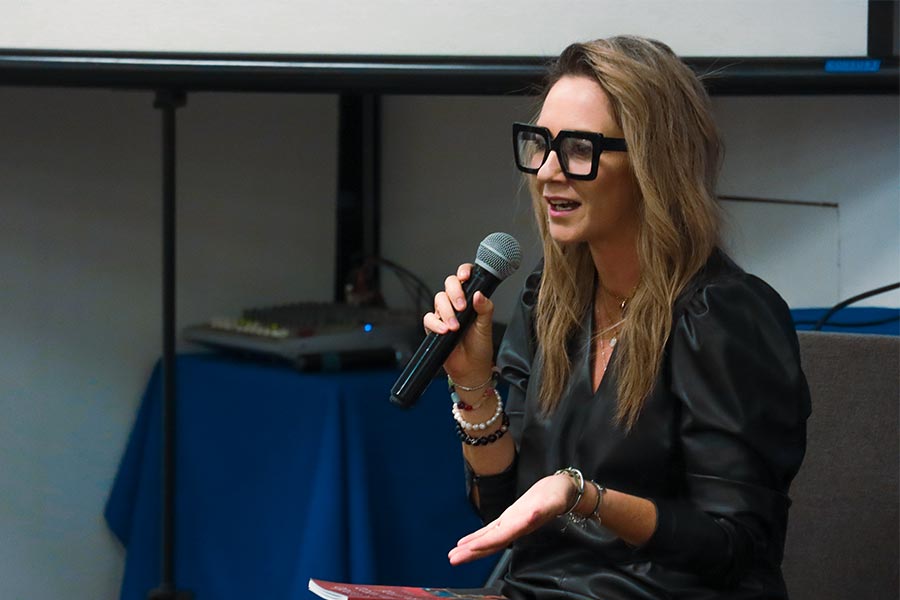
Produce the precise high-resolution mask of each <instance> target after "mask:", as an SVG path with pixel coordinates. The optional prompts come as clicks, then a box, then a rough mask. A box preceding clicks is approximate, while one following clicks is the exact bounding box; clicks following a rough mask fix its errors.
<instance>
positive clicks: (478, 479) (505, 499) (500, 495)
mask: <svg viewBox="0 0 900 600" xmlns="http://www.w3.org/2000/svg"><path fill="white" fill-rule="evenodd" d="M463 463H465V467H466V493H467V494H468V496H469V500H470V501H472V491H473V489H475V488H476V487H477V488H478V504H477V505H476V504H475V503H474V501H472V505H473V506H474V507H475V510H476V511H477V512H478V515H479V516H480V517H481V520H482V522H483V523H490V522H491V521H493V520H494V519H496V518H497V517H499V516H500V514H501V513H502V512H503V511H504V510H506V508H507V507H508V506H509V505H510V504H512V503H513V501H514V500H515V498H516V471H517V469H516V467H517V465H518V463H519V455H518V453H516V455H515V457H514V458H513V461H512V463H511V464H510V465H509V466H508V467H506V469H504V470H503V471H502V472H500V473H497V474H496V475H476V474H475V472H474V471H473V470H472V467H471V466H469V463H468V462H466V461H463Z"/></svg>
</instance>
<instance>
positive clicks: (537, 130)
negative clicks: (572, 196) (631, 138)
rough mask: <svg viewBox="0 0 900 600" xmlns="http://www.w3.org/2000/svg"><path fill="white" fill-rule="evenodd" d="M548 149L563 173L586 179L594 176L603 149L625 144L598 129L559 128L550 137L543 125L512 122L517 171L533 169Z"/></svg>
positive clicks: (619, 149) (621, 148) (622, 149)
mask: <svg viewBox="0 0 900 600" xmlns="http://www.w3.org/2000/svg"><path fill="white" fill-rule="evenodd" d="M551 150H552V151H553V152H556V156H557V158H558V159H559V166H560V167H562V171H563V173H565V175H566V177H568V178H569V179H580V180H583V181H589V180H591V179H595V178H596V177H597V164H598V162H599V160H600V154H601V153H602V152H603V151H604V150H607V151H615V152H627V151H628V147H627V145H626V144H625V140H624V139H623V138H610V137H606V136H604V135H603V134H602V133H593V132H590V131H569V130H563V131H560V132H559V133H558V134H556V137H553V136H551V135H550V130H549V129H547V128H546V127H538V126H537V125H529V124H528V123H513V152H514V153H515V155H516V166H517V167H518V168H519V170H520V171H522V172H524V173H530V174H532V175H534V174H535V173H537V172H538V171H539V170H540V168H541V167H542V166H543V165H544V163H545V162H547V158H548V157H549V156H550V151H551Z"/></svg>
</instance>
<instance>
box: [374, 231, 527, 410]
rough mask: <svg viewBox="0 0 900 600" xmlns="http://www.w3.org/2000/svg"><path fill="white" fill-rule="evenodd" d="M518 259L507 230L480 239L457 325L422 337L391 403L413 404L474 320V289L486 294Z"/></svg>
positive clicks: (516, 247)
mask: <svg viewBox="0 0 900 600" xmlns="http://www.w3.org/2000/svg"><path fill="white" fill-rule="evenodd" d="M521 262H522V251H521V249H520V248H519V242H517V241H516V238H514V237H513V236H511V235H509V234H508V233H500V232H497V233H492V234H490V235H489V236H487V237H486V238H484V239H483V240H482V241H481V243H480V244H479V245H478V251H477V253H476V254H475V265H474V266H473V267H472V274H471V275H470V276H469V279H468V280H466V282H465V283H464V284H463V292H464V293H465V295H466V308H465V309H464V310H463V311H462V312H458V313H456V320H457V321H459V329H457V330H456V331H448V332H447V333H444V334H437V333H435V332H433V331H432V332H431V333H429V334H428V335H427V336H426V337H425V340H424V341H423V342H422V343H421V345H419V349H418V350H416V353H415V354H413V357H412V358H411V359H409V362H408V363H407V364H406V367H405V368H404V369H403V373H401V374H400V377H399V378H398V379H397V382H396V383H395V384H394V387H392V388H391V402H392V403H394V404H396V405H397V406H400V407H401V408H409V407H410V406H412V405H413V404H415V402H416V401H417V400H418V399H419V398H420V397H421V396H422V394H423V393H424V392H425V389H426V388H427V387H428V384H429V383H431V380H432V379H434V376H435V374H436V373H437V371H438V369H439V368H440V367H441V365H442V364H444V361H445V360H447V357H448V356H450V353H451V352H453V349H454V348H456V344H457V343H459V340H460V339H461V338H462V335H463V333H465V331H466V329H467V328H468V327H469V325H471V324H472V321H474V320H475V317H476V313H475V309H474V308H473V307H472V296H474V295H475V292H481V293H482V294H484V295H485V296H487V297H490V295H491V294H493V293H494V290H495V289H497V286H498V285H499V284H500V282H501V281H503V280H504V279H506V278H507V277H509V276H510V275H512V274H513V273H514V272H515V270H516V269H518V268H519V264H520V263H521Z"/></svg>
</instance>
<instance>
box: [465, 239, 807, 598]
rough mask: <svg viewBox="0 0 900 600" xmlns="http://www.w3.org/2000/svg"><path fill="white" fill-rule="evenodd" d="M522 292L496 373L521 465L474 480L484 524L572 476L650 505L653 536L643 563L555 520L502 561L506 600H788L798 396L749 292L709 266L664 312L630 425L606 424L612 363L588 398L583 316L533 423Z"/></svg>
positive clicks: (766, 292) (802, 384)
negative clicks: (557, 394)
mask: <svg viewBox="0 0 900 600" xmlns="http://www.w3.org/2000/svg"><path fill="white" fill-rule="evenodd" d="M540 274H541V267H539V268H538V269H537V270H536V271H535V272H534V273H533V274H532V275H531V276H529V278H528V280H527V282H526V285H525V288H524V290H523V293H522V295H521V299H520V303H519V307H518V310H517V312H516V314H515V315H514V317H513V319H512V322H511V323H510V326H509V328H508V329H507V332H506V335H505V337H504V340H503V343H502V346H501V349H500V354H499V357H498V366H499V367H500V369H501V373H502V377H503V379H504V380H505V381H507V382H508V383H509V384H510V391H509V397H508V399H507V412H508V413H509V416H510V421H511V432H512V434H513V436H514V439H515V441H516V446H517V449H518V453H517V457H516V462H515V463H514V465H513V466H512V467H511V468H510V469H509V470H508V471H507V472H506V473H505V474H501V475H496V476H492V477H474V475H472V474H471V473H470V474H469V475H470V479H469V484H470V485H477V486H478V488H479V496H480V499H481V500H480V502H481V505H480V509H479V510H480V512H481V516H482V518H483V519H484V520H485V521H488V520H491V519H493V518H494V517H496V516H497V515H498V514H499V513H500V512H501V511H502V510H504V509H505V508H506V507H507V506H509V504H511V503H512V502H513V501H514V499H515V498H516V497H518V496H519V495H521V494H522V493H523V492H524V491H525V490H527V489H528V488H529V487H530V486H531V485H532V484H534V483H535V482H536V481H537V480H538V479H540V478H542V477H544V476H546V475H549V474H551V473H553V472H554V471H556V470H557V469H559V468H562V467H566V466H573V467H577V468H579V469H581V470H582V471H583V472H584V474H585V477H586V478H590V479H593V480H595V481H597V482H599V483H601V484H602V485H604V486H606V487H609V488H611V489H615V490H618V491H621V492H626V493H629V494H634V495H637V496H641V497H644V498H648V499H650V500H652V501H653V502H654V504H655V505H656V508H657V517H658V519H657V528H656V531H655V533H654V534H653V536H652V537H651V539H650V540H649V541H648V542H647V543H646V544H644V545H643V546H641V547H638V548H635V547H632V546H629V545H628V544H626V543H625V542H623V541H622V540H621V539H619V538H618V537H616V536H615V535H614V534H613V533H612V532H611V531H609V530H607V529H605V528H604V527H602V526H599V525H597V524H596V523H593V522H590V523H588V524H587V526H586V527H584V528H582V527H580V526H576V525H572V524H568V525H566V521H565V520H564V519H562V518H560V519H556V520H554V521H552V522H551V523H549V524H548V525H546V526H544V527H543V528H541V529H539V530H537V531H535V532H534V533H532V534H530V535H528V536H526V537H524V538H522V539H520V540H518V541H517V542H516V543H515V544H514V546H513V553H512V560H511V563H510V569H509V572H508V574H507V576H506V579H505V583H504V587H503V592H504V593H505V594H506V595H507V596H509V597H510V598H514V599H520V598H540V599H556V598H602V599H604V600H616V599H626V598H627V599H638V598H639V599H645V598H646V599H650V598H653V599H659V598H697V599H699V598H704V599H705V598H723V599H724V598H729V599H732V598H767V599H772V598H786V597H787V592H786V590H785V586H784V580H783V578H782V575H781V567H780V565H781V558H782V552H783V548H784V535H785V530H786V527H787V514H788V507H789V506H790V499H789V498H788V495H787V494H788V488H789V486H790V483H791V480H792V478H793V477H794V475H795V474H796V473H797V469H798V468H799V467H800V463H801V461H802V459H803V454H804V452H805V447H806V419H807V417H808V416H809V412H810V403H809V392H808V389H807V385H806V379H805V377H804V375H803V372H802V371H801V368H800V357H799V350H798V344H797V336H796V333H795V331H794V328H793V323H792V320H791V316H790V312H789V311H788V309H787V307H786V305H785V303H784V301H783V300H782V299H781V298H780V297H779V296H778V294H777V293H776V292H775V291H774V290H773V289H772V288H770V287H769V286H768V285H766V284H765V283H764V282H763V281H762V280H760V279H758V278H756V277H754V276H752V275H748V274H746V273H744V272H743V271H742V270H741V269H740V268H738V267H737V266H736V265H735V264H734V263H733V262H731V260H730V259H728V258H727V257H726V256H725V255H724V254H723V253H721V252H719V251H716V252H715V253H714V254H713V255H712V257H711V258H710V260H709V261H708V263H707V265H706V266H705V267H704V269H702V270H701V272H700V273H698V274H697V276H696V277H695V278H694V280H693V282H692V284H691V285H689V286H688V289H686V290H685V291H684V293H683V294H682V295H681V297H680V298H679V300H678V301H677V302H676V304H675V306H674V308H673V311H674V312H673V326H672V332H671V335H670V337H669V341H668V343H667V345H666V349H665V356H664V359H663V365H662V368H661V370H660V374H659V377H658V380H657V382H656V385H655V388H654V390H653V392H652V393H651V395H650V396H649V397H648V398H647V401H646V404H645V405H644V408H643V411H642V413H641V416H640V418H639V419H638V421H637V423H636V424H635V426H634V427H633V428H632V430H631V431H630V432H628V433H626V432H625V431H624V430H623V428H622V427H619V426H617V425H615V424H614V419H613V415H614V414H615V405H616V375H615V362H616V352H615V350H614V351H613V354H612V357H611V360H610V365H609V367H608V370H607V374H606V376H605V377H604V378H603V380H602V382H601V385H600V388H599V389H598V390H597V392H596V393H594V392H593V391H592V386H591V375H590V373H591V369H590V332H591V331H590V330H591V327H592V324H591V322H590V316H586V319H585V322H586V326H585V327H584V328H583V330H582V331H580V332H579V333H578V334H577V335H576V336H575V338H574V339H573V340H572V345H571V346H570V348H571V349H572V351H571V360H572V378H571V383H570V385H569V386H568V389H567V391H566V393H565V396H564V398H563V399H562V401H561V402H560V404H559V405H558V406H557V409H556V410H555V412H554V413H553V414H552V415H551V416H550V417H549V418H546V417H544V416H542V415H541V412H540V411H539V410H538V408H537V390H538V383H539V373H540V366H539V365H540V360H541V358H540V352H539V349H538V348H536V344H535V339H534V336H533V321H532V311H533V308H534V304H535V300H536V295H537V290H538V287H539V283H540Z"/></svg>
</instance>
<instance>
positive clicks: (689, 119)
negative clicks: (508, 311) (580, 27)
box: [529, 36, 722, 429]
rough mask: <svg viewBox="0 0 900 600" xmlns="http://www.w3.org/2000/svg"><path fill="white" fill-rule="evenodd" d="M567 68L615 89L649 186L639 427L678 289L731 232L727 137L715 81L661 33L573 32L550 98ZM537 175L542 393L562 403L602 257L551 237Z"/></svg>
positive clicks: (628, 393) (627, 365)
mask: <svg viewBox="0 0 900 600" xmlns="http://www.w3.org/2000/svg"><path fill="white" fill-rule="evenodd" d="M565 76H586V77H591V78H594V79H595V80H596V81H597V82H598V83H599V84H600V86H601V87H602V88H603V90H604V91H605V92H606V94H607V96H608V97H609V99H610V101H611V104H612V107H613V112H614V115H613V116H614V117H615V119H616V122H617V123H618V125H619V126H620V127H621V129H622V131H623V132H624V136H625V139H626V141H627V143H628V157H629V160H630V164H631V168H632V171H633V176H634V178H635V181H636V182H637V186H638V189H639V191H640V199H639V211H640V215H641V219H640V221H641V229H640V234H639V240H638V256H639V260H640V270H641V279H640V283H639V284H638V287H637V289H636V290H635V292H634V295H633V297H632V298H631V299H630V300H629V302H628V307H627V316H628V318H627V320H626V321H625V323H624V325H623V326H622V330H621V332H620V334H619V340H620V341H621V344H620V346H618V347H617V348H618V354H617V356H618V358H617V364H616V365H615V371H616V376H617V379H618V406H617V412H616V417H617V420H618V422H619V423H620V424H624V426H625V427H626V429H630V428H631V427H632V426H633V425H634V423H635V422H636V421H637V419H638V416H639V415H640V412H641V408H642V407H643V404H644V402H645V400H646V398H647V396H648V395H649V394H650V392H651V390H652V388H653V385H654V381H655V380H656V378H657V375H658V373H659V370H660V368H661V363H662V356H663V351H664V349H665V344H666V341H667V339H668V337H669V334H670V332H671V329H672V307H673V305H674V303H675V300H676V298H677V297H678V295H679V293H680V292H681V291H682V290H683V289H684V288H685V286H686V285H687V284H688V282H689V281H690V279H691V278H692V277H693V276H694V275H695V274H696V273H697V271H698V270H699V269H700V268H701V267H702V266H703V265H704V263H705V262H706V261H707V259H708V258H709V256H710V254H711V253H712V251H713V250H714V248H715V247H716V246H717V244H718V242H719V220H720V217H719V206H718V203H717V201H716V197H715V186H716V179H717V177H718V173H719V167H720V164H721V157H722V145H721V142H720V137H719V132H718V129H717V127H716V125H715V123H714V121H713V118H712V111H711V106H710V100H709V96H708V95H707V93H706V90H705V89H704V88H703V85H702V84H701V83H700V81H699V79H698V78H697V76H696V75H695V74H694V73H693V72H692V71H691V70H690V68H688V67H687V66H686V65H685V64H684V63H683V62H682V61H681V60H680V59H679V58H678V57H677V56H676V55H675V53H674V52H673V51H672V50H671V49H670V48H669V47H668V46H666V45H665V44H663V43H661V42H658V41H656V40H651V39H646V38H640V37H635V36H619V37H613V38H609V39H600V40H595V41H592V42H586V43H578V44H572V45H571V46H569V47H568V48H566V49H565V50H564V51H563V53H562V55H561V56H560V57H559V59H558V60H557V61H556V62H555V63H554V64H553V65H552V67H551V69H550V71H549V73H548V77H547V83H546V86H545V92H544V97H545V98H546V93H547V91H549V90H550V88H551V87H552V86H553V85H554V84H555V83H556V82H557V81H559V80H560V79H561V78H562V77H565ZM529 180H530V181H529V186H530V187H531V191H532V198H533V206H534V212H535V217H536V220H537V223H538V228H539V231H540V236H541V239H542V241H543V247H544V270H543V276H542V279H541V287H540V292H539V295H538V303H537V307H536V330H537V338H538V342H539V346H540V347H541V348H542V361H543V363H542V364H543V366H542V380H541V387H540V403H541V407H542V409H543V410H544V411H545V412H546V413H550V412H552V411H553V409H554V408H555V407H556V405H557V403H558V402H559V399H560V398H561V397H562V394H563V392H564V390H565V387H566V385H567V384H568V380H569V376H570V372H571V365H570V360H569V356H568V342H569V340H570V339H571V338H572V336H573V335H574V333H575V332H576V330H577V329H578V328H579V327H581V326H582V323H583V321H584V318H585V315H586V314H589V313H588V312H587V311H588V310H590V308H591V307H592V305H593V296H594V285H593V284H594V279H595V277H596V269H595V268H594V263H593V261H592V259H591V255H590V252H589V250H588V247H587V245H586V244H585V243H578V244H571V245H561V244H558V243H556V242H555V241H554V240H553V238H551V237H550V235H549V232H548V226H547V208H546V205H545V203H544V202H543V200H542V198H541V197H540V195H539V194H538V192H537V187H536V181H535V178H534V177H529ZM600 283H601V284H602V282H600Z"/></svg>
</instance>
